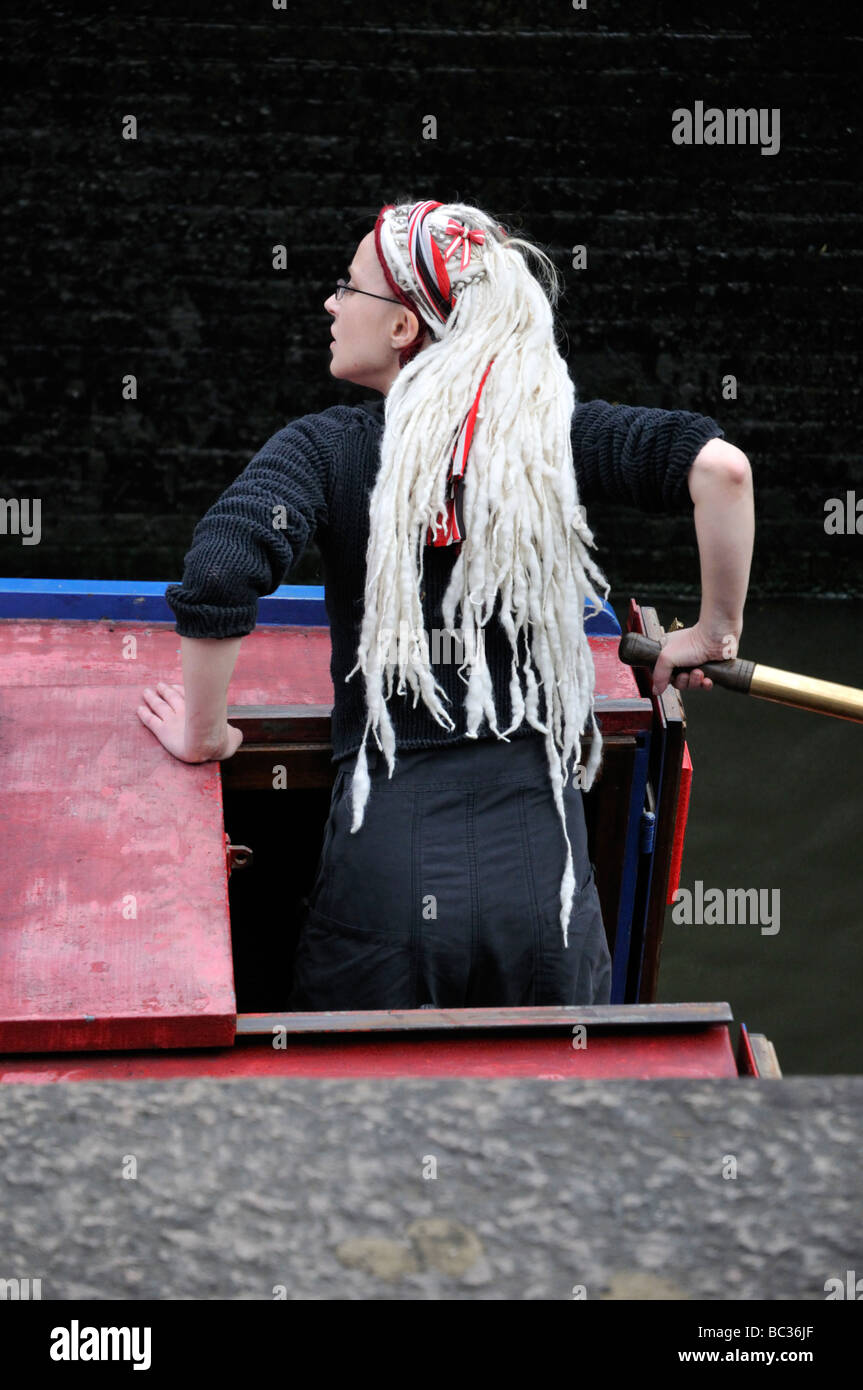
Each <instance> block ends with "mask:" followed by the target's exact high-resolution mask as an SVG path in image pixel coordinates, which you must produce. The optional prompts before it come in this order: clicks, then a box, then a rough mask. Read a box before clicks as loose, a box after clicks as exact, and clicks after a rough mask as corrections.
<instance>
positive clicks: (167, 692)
mask: <svg viewBox="0 0 863 1390" xmlns="http://www.w3.org/2000/svg"><path fill="white" fill-rule="evenodd" d="M143 693H144V699H145V701H146V704H143V705H139V706H138V709H137V714H138V718H139V719H140V721H141V723H142V724H145V725H146V727H147V728H148V729H149V730H150V732H151V733H153V734H155V735H156V738H157V739H158V740H159V742H160V743H161V744H162V746H163V748H167V750H168V752H169V753H171V754H173V756H174V757H175V758H179V760H180V761H181V762H184V763H207V762H222V761H223V760H224V759H225V758H230V757H233V755H234V753H236V751H237V749H238V748H239V746H240V744H241V743H242V741H243V732H242V730H241V729H235V728H234V727H233V726H232V725H231V724H225V728H224V733H223V735H222V738H221V741H217V742H216V743H214V744H212V745H211V746H208V747H206V748H200V747H199V748H191V747H189V745H188V743H187V741H186V696H185V692H184V690H183V687H182V686H181V685H169V684H168V683H167V681H157V682H156V688H155V690H151V689H150V687H149V686H147V687H146V689H145V690H144V692H143Z"/></svg>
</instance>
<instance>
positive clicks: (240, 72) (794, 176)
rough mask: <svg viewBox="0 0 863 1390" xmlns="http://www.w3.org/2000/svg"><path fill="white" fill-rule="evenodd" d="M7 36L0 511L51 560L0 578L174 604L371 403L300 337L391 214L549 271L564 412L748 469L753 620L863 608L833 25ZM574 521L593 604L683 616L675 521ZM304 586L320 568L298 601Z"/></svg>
mask: <svg viewBox="0 0 863 1390" xmlns="http://www.w3.org/2000/svg"><path fill="white" fill-rule="evenodd" d="M753 11H755V15H754V16H753ZM852 26H856V27H852ZM5 35H6V37H5V45H4V47H5V58H4V65H5V82H4V86H5V89H6V97H5V100H4V110H3V121H2V155H3V158H2V168H3V176H2V177H3V189H2V191H3V198H2V206H0V216H2V248H3V270H4V274H3V277H2V282H3V283H2V304H3V318H4V331H3V334H2V366H3V370H2V402H0V411H2V422H0V424H2V427H0V436H2V441H3V456H2V463H0V495H2V497H4V498H9V497H16V496H18V497H36V496H38V497H41V499H42V541H41V544H39V545H38V546H26V545H22V544H21V542H20V537H18V536H14V535H0V567H2V571H3V572H4V573H6V574H11V575H16V574H17V575H22V576H49V577H58V576H69V577H90V578H101V579H107V578H141V579H144V578H146V579H161V580H165V581H166V582H167V581H169V580H176V579H179V578H180V575H181V571H182V557H183V554H184V552H185V549H186V548H187V545H188V543H189V540H190V538H191V532H192V528H193V526H194V524H195V522H196V521H197V519H198V517H199V516H200V515H201V514H202V513H203V512H204V510H206V508H207V506H208V505H209V504H210V503H211V502H212V501H213V500H215V497H216V496H217V495H218V493H219V492H220V491H221V489H222V488H223V487H225V486H226V485H227V484H228V483H229V482H230V481H231V480H232V479H233V478H234V477H235V476H236V474H237V473H238V472H239V471H240V470H241V469H242V468H243V467H244V465H245V464H246V462H247V461H248V459H249V458H250V457H251V456H252V454H253V453H254V452H255V451H256V450H257V449H258V448H259V447H260V445H261V444H262V443H263V442H264V440H265V439H267V438H268V437H269V435H270V434H272V433H273V431H274V430H276V429H278V428H280V427H281V425H282V424H284V423H285V422H286V421H287V420H289V419H291V418H292V417H295V416H297V415H301V414H304V413H306V412H308V411H315V410H320V409H323V408H325V407H326V406H327V405H330V404H333V403H334V402H337V401H354V400H358V399H361V398H362V396H363V395H365V394H367V393H366V392H364V391H363V390H362V389H361V388H356V387H353V386H351V385H349V384H346V383H340V382H334V381H333V380H332V378H331V377H330V375H329V372H328V362H329V352H328V322H329V320H328V318H327V315H326V314H325V312H324V310H323V307H322V303H323V300H324V299H325V297H326V295H327V294H328V292H329V288H330V285H331V283H332V281H333V279H334V278H335V276H336V275H338V274H339V273H341V271H342V269H343V267H344V265H345V263H346V260H347V259H349V256H350V254H351V253H352V252H353V249H354V246H355V244H356V241H357V240H358V238H359V237H360V236H362V235H363V234H364V233H365V232H366V231H367V230H369V228H370V227H371V225H372V222H373V218H374V215H375V213H376V211H377V209H378V208H379V206H380V205H381V204H382V203H383V202H384V201H390V200H392V199H393V198H397V197H398V196H400V195H405V194H407V195H409V196H412V197H418V198H419V197H428V196H433V197H437V198H440V199H443V200H446V199H450V198H455V197H461V198H463V199H466V200H467V201H472V202H476V203H479V204H480V205H483V206H485V207H487V208H488V209H489V210H490V211H492V212H494V213H496V214H497V216H498V217H499V218H500V219H501V220H502V221H504V222H505V223H506V225H508V226H518V225H520V226H521V227H522V229H523V230H524V231H525V232H527V233H528V234H530V235H532V236H534V237H535V238H537V239H538V240H539V241H540V242H542V243H543V244H545V245H546V246H547V247H548V248H549V250H550V251H551V252H552V254H553V255H554V257H555V260H556V262H557V263H558V265H559V266H560V267H561V268H562V269H564V270H565V272H566V276H567V284H568V290H567V295H566V297H565V300H564V301H563V303H562V309H561V319H562V323H563V325H564V326H565V330H566V337H567V342H568V350H567V351H568V360H569V362H570V366H571V370H572V373H573V377H574V380H575V382H576V386H577V390H578V392H579V395H580V397H581V398H582V399H590V398H591V397H596V396H602V397H604V398H605V399H608V400H612V401H624V402H628V403H632V404H647V405H658V406H663V407H666V408H672V407H675V406H680V407H684V408H686V409H691V410H698V411H703V412H705V413H707V414H711V415H713V416H715V417H716V418H717V419H718V420H719V421H720V423H721V424H722V425H723V427H724V429H725V431H726V435H727V437H728V438H729V439H730V440H731V441H732V442H734V443H736V444H738V445H739V446H740V447H741V448H743V449H744V450H745V451H746V452H747V453H748V454H749V456H750V458H751V460H752V463H753V467H754V471H755V479H756V507H757V534H756V555H755V563H754V569H753V576H752V590H751V592H753V593H755V592H760V593H780V592H784V593H791V592H829V593H855V594H858V595H859V594H861V593H863V582H861V576H863V566H861V555H863V535H860V536H844V537H843V536H835V537H833V536H827V535H825V532H824V502H825V500H826V499H827V498H828V497H831V496H835V495H844V493H845V491H846V490H847V489H854V488H856V490H857V496H858V497H860V498H863V469H861V467H860V445H859V420H860V413H859V392H858V382H859V378H860V350H859V349H860V343H859V336H858V334H857V332H856V329H857V325H858V322H859V320H860V308H861V284H860V275H859V266H860V249H859V248H860V233H861V225H863V222H862V221H861V206H860V195H859V191H858V190H859V153H858V152H859V140H860V122H859V105H858V102H857V100H856V99H857V96H858V90H859V85H860V54H861V48H863V44H861V29H860V26H859V20H857V17H856V15H855V14H854V13H853V11H852V10H851V9H850V8H847V9H846V8H845V7H841V6H837V7H827V6H822V7H814V6H811V5H808V4H807V5H803V4H799V5H795V4H787V3H775V4H761V5H758V6H753V5H752V4H751V3H742V0H741V2H739V3H727V4H714V5H710V6H705V5H701V6H697V7H695V9H693V7H691V6H672V5H666V4H661V3H647V4H640V5H632V4H624V3H620V0H615V2H614V3H599V0H588V8H587V9H586V10H575V9H573V8H572V5H571V4H570V3H569V2H568V0H555V3H550V2H549V0H542V3H514V0H494V3H490V0H477V2H476V3H473V4H471V5H469V6H463V7H457V6H451V5H447V6H441V4H440V3H439V0H434V2H433V3H432V2H431V0H423V3H419V2H418V0H408V2H407V3H396V0H390V3H385V4H384V3H376V4H373V5H368V4H364V5H362V6H357V5H354V4H348V3H322V4H319V5H316V6H306V5H299V4H297V3H295V0H289V3H288V5H287V8H286V9H285V10H274V9H273V7H272V4H271V3H268V0H260V3H258V4H249V3H246V4H237V3H231V4H226V3H223V0H208V3H206V4H201V3H196V4H193V3H189V0H178V3H175V4H172V5H168V4H165V3H159V4H150V3H139V4H136V5H134V6H129V7H113V6H112V7H110V8H108V7H103V8H101V9H100V8H97V7H92V8H89V9H88V8H85V7H83V6H82V5H75V6H74V7H72V6H66V7H62V8H61V7H60V6H59V5H57V4H51V3H47V4H41V5H39V6H38V7H32V6H31V7H19V9H18V12H17V14H16V15H15V16H14V17H10V18H8V19H7V20H6V24H5ZM696 101H703V102H704V104H705V106H708V107H709V106H718V107H720V108H722V109H723V110H724V109H726V108H729V107H756V108H766V109H767V110H770V109H772V108H779V110H780V113H781V114H780V121H781V125H780V139H781V144H780V149H779V152H778V153H777V154H775V155H772V156H771V155H762V154H761V152H760V148H759V147H758V146H757V145H755V146H752V145H749V146H745V145H738V146H733V145H717V146H706V145H704V146H690V147H682V146H678V145H675V144H674V143H673V142H672V140H671V127H672V118H671V113H672V111H673V110H674V109H675V108H678V107H688V108H690V109H691V108H692V107H693V105H694V103H695V102H696ZM128 113H132V114H134V115H135V116H136V117H137V121H138V138H137V140H136V141H129V140H124V139H122V138H121V122H122V118H123V117H124V116H125V115H127V114H128ZM430 113H431V114H434V115H435V116H436V117H437V121H438V138H437V140H436V141H426V140H424V139H423V138H422V120H423V117H424V116H426V115H428V114H430ZM279 242H285V243H286V244H287V245H288V246H289V247H290V248H291V252H292V256H293V260H292V266H291V269H290V271H288V272H283V273H279V272H277V271H274V270H273V269H272V266H271V248H272V246H273V245H274V244H275V243H279ZM581 243H584V244H585V245H586V246H587V248H588V258H589V260H588V268H587V269H586V270H582V271H576V270H574V269H572V268H571V253H570V248H571V247H572V246H574V245H576V244H581ZM125 373H134V374H135V375H136V376H137V379H138V392H139V395H138V399H137V401H124V400H123V399H122V397H121V378H122V376H123V375H124V374H125ZM728 373H731V374H733V375H734V376H735V377H736V378H737V380H738V392H739V393H738V397H737V399H736V400H724V399H723V398H722V389H721V383H722V378H723V377H724V376H725V375H726V374H728ZM591 520H592V522H593V524H594V527H595V530H596V531H597V534H598V540H599V544H600V547H601V551H600V559H601V562H602V563H603V565H604V568H605V570H606V572H607V574H608V575H609V578H610V579H611V580H612V584H613V588H614V596H615V598H616V599H620V598H625V595H626V593H628V592H635V593H638V594H639V596H640V597H641V598H642V599H643V600H644V601H650V598H651V596H652V595H654V594H656V593H657V592H661V591H665V592H668V591H672V592H679V593H682V592H686V591H690V590H692V588H693V586H697V583H698V567H697V551H696V549H695V545H694V531H693V528H692V523H691V519H690V518H689V517H688V516H687V517H682V518H673V519H670V520H666V519H663V518H644V517H642V516H640V515H638V514H637V513H635V512H633V511H630V510H627V509H623V510H621V509H619V508H609V507H602V508H600V507H597V508H596V509H595V510H594V511H593V512H592V514H591ZM861 525H863V521H861ZM318 575H319V572H318V570H317V555H316V552H315V550H314V548H311V549H310V550H309V551H308V552H307V553H306V555H305V556H304V557H303V559H302V561H301V562H300V563H299V565H298V566H297V567H295V570H294V572H293V575H292V576H291V577H292V578H293V579H296V580H299V579H315V578H317V577H318Z"/></svg>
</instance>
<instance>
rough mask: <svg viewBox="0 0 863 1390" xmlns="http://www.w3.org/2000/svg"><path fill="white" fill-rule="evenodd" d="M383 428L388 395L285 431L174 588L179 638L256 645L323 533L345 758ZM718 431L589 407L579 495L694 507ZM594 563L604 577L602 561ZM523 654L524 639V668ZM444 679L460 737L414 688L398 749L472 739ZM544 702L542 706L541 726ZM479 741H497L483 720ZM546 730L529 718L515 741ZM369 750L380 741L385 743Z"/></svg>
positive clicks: (501, 671)
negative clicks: (291, 576) (694, 480)
mask: <svg viewBox="0 0 863 1390" xmlns="http://www.w3.org/2000/svg"><path fill="white" fill-rule="evenodd" d="M383 424H384V398H383V397H382V396H381V397H378V398H377V399H376V400H372V401H368V402H363V403H362V404H361V405H357V406H348V405H335V406H331V407H330V409H329V410H324V411H321V412H320V413H319V414H316V415H303V416H302V417H300V418H299V419H296V420H293V421H292V422H291V423H290V424H289V425H286V426H285V427H284V428H283V429H280V430H277V432H276V433H275V434H274V435H273V436H272V437H271V438H270V439H268V440H267V442H266V444H265V445H264V446H263V448H262V449H260V450H259V451H258V453H257V454H255V456H254V458H253V459H252V460H251V461H250V462H249V464H248V465H247V466H246V468H245V469H244V470H243V472H242V473H241V474H240V475H239V477H238V478H237V479H236V480H235V482H233V483H231V485H230V486H229V487H228V488H226V489H225V491H224V492H223V493H222V495H221V496H220V497H219V498H218V500H217V501H216V502H214V503H213V505H212V507H210V509H209V511H208V512H207V513H206V514H205V515H204V516H203V517H202V519H201V520H200V521H199V522H198V524H197V526H196V527H195V530H194V534H193V537H192V545H191V547H190V549H189V551H188V553H187V554H186V557H185V562H184V571H183V582H182V584H171V585H169V587H168V588H167V589H166V590H165V598H166V599H167V601H168V604H169V606H170V608H171V609H172V611H173V613H174V614H175V616H176V619H177V624H176V630H177V632H178V633H179V635H180V636H181V637H240V636H245V635H246V634H247V633H249V632H251V631H252V629H253V628H254V627H255V623H256V619H257V601H258V599H259V598H260V597H261V596H262V595H264V594H270V593H272V592H273V590H274V589H276V588H277V587H278V586H279V585H280V584H281V583H283V582H284V580H285V578H286V576H287V575H288V573H289V571H290V570H291V569H292V568H293V566H294V565H295V564H296V562H297V561H298V560H299V558H300V556H301V555H302V553H303V550H304V549H305V547H306V545H307V544H308V542H309V541H310V540H311V539H312V537H314V539H315V540H316V542H317V545H318V548H319V550H320V552H321V557H322V561H323V568H324V593H325V602H326V608H327V614H328V616H329V621H330V637H331V642H332V659H331V663H330V671H331V674H332V680H333V689H334V705H333V712H332V745H333V760H334V761H337V760H338V759H340V758H344V757H346V756H347V755H348V754H350V753H354V752H356V750H357V749H358V748H359V746H360V743H361V742H362V736H363V730H364V728H365V722H366V704H365V684H364V679H363V674H362V672H361V671H357V672H356V673H355V674H354V675H353V676H352V677H351V679H350V681H348V682H347V683H346V682H345V676H346V675H347V673H348V671H350V670H351V669H352V667H353V666H354V665H355V663H356V653H357V646H358V643H359V635H360V624H361V620H362V613H363V600H364V593H365V572H366V549H367V546H368V539H369V515H368V513H369V494H370V492H371V490H372V487H373V485H374V481H375V475H376V473H377V470H378V468H379V466H380V441H381V437H382V433H383ZM716 436H722V437H724V431H723V430H722V429H721V428H720V426H719V425H718V424H717V422H716V421H715V420H713V419H712V418H711V417H710V416H707V415H697V414H694V413H693V412H691V411H686V410H655V409H652V408H650V407H643V406H627V405H609V404H608V402H607V401H601V400H598V401H587V402H585V403H584V404H579V405H577V406H576V408H575V412H574V414H573V424H572V453H573V462H574V466H575V476H576V486H577V488H578V499H579V501H580V502H582V503H583V504H584V505H585V506H586V507H587V508H588V513H587V515H588V520H589V519H590V511H589V506H590V503H591V502H592V501H593V500H594V499H596V498H610V499H615V500H617V501H619V502H623V503H628V504H629V505H631V506H636V507H639V508H640V509H641V510H642V511H645V512H681V511H683V510H684V508H685V507H686V506H687V505H691V503H690V498H689V492H688V488H687V482H686V479H687V474H688V473H689V469H690V467H691V466H692V463H693V461H694V459H695V456H696V454H698V452H699V450H700V449H701V448H702V446H703V445H704V444H705V443H706V442H707V440H708V439H712V438H715V437H716ZM280 508H284V511H279V510H277V509H280ZM274 519H275V520H276V524H275V525H274ZM458 549H459V547H458V546H443V547H429V548H427V549H426V550H425V552H424V557H425V558H424V571H423V588H422V591H421V597H422V605H423V613H424V626H425V630H426V632H427V633H429V634H431V632H432V630H433V629H434V628H440V629H442V628H443V626H444V623H443V619H442V616H441V600H442V598H443V596H444V593H445V592H446V586H447V581H448V579H449V575H450V571H451V569H452V566H453V564H454V563H455V559H456V556H457V554H458ZM593 554H594V558H595V559H596V562H597V563H598V565H599V567H600V569H603V568H604V565H603V560H602V555H601V553H600V552H598V551H597V552H593ZM497 611H498V610H497V608H496V609H495V613H494V615H493V616H492V618H491V619H490V621H489V623H488V626H487V628H486V633H485V644H484V654H485V659H486V661H487V663H488V666H489V670H490V672H491V677H492V681H493V684H494V692H495V708H496V710H497V722H498V728H499V729H505V728H506V727H507V726H508V724H509V723H510V722H511V718H512V716H511V706H510V699H509V680H510V668H511V662H512V650H511V648H510V644H509V639H508V638H507V637H506V635H505V633H504V632H503V629H502V628H501V627H500V626H499V624H498V622H497ZM457 616H458V615H457ZM429 640H431V637H430V638H429ZM523 654H524V645H523V639H522V642H521V643H520V647H519V658H520V661H521V659H522V658H523ZM433 673H434V676H435V679H436V680H437V681H439V683H440V684H441V685H442V686H443V688H444V690H445V691H446V692H447V695H448V697H449V703H447V702H446V701H445V702H444V704H445V707H446V709H447V710H448V711H449V713H450V715H451V717H452V718H453V720H454V721H455V724H456V728H455V729H454V730H452V731H448V730H446V729H445V728H443V726H442V725H440V724H438V723H437V722H436V720H435V719H433V718H432V716H431V714H430V713H429V711H428V710H427V709H426V707H425V705H424V704H423V702H422V699H419V700H418V703H417V705H416V708H414V707H413V700H414V696H413V692H411V691H410V689H409V688H408V693H407V694H406V695H404V696H401V695H398V694H394V695H393V696H392V698H391V699H390V701H389V703H388V709H389V712H390V717H391V719H392V721H393V724H394V727H395V730H396V739H397V746H398V747H399V748H428V747H432V746H436V745H438V744H452V743H464V742H466V741H467V736H466V734H465V733H464V729H465V717H464V711H463V708H462V707H463V702H464V694H465V690H466V686H465V684H464V681H463V679H462V678H460V677H459V676H458V674H457V663H456V662H455V661H450V662H448V663H442V664H435V665H434V666H433ZM543 705H544V702H543V701H542V700H541V701H540V713H541V717H544V714H545V710H544V707H543ZM479 732H480V736H485V737H489V736H490V737H494V734H493V733H492V732H491V730H490V729H489V728H488V725H487V724H486V723H485V721H483V723H482V725H481V726H480V731H479ZM534 732H535V731H534V730H533V729H532V728H531V726H530V725H528V724H527V723H526V722H525V723H524V724H523V725H522V726H521V727H520V729H519V730H518V731H516V733H514V734H513V735H511V737H516V736H518V735H522V734H532V733H534ZM371 746H372V747H375V746H376V745H375V743H374V740H373V739H372V741H371Z"/></svg>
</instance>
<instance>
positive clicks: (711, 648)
mask: <svg viewBox="0 0 863 1390" xmlns="http://www.w3.org/2000/svg"><path fill="white" fill-rule="evenodd" d="M739 636H740V634H739V633H736V632H728V633H721V634H714V633H711V632H708V631H706V629H705V628H703V627H702V626H701V624H700V623H696V624H695V625H694V626H693V627H681V628H679V629H678V630H677V631H676V632H667V633H666V634H665V635H664V637H661V638H660V639H659V640H660V641H661V643H662V651H661V653H660V655H659V656H658V657H657V658H656V665H655V666H654V668H653V692H654V694H655V695H661V694H662V692H663V691H664V690H665V689H666V688H667V687H668V685H670V684H671V685H674V687H675V689H677V690H712V689H713V681H712V680H711V679H710V677H709V676H706V675H705V674H704V672H703V671H702V670H701V663H702V662H704V661H727V660H728V659H729V658H730V657H734V656H736V655H737V642H738V638H739ZM675 666H690V667H692V668H693V669H692V670H690V671H681V672H679V674H678V675H676V676H675V677H674V680H673V681H672V680H671V672H672V671H673V670H674V667H675Z"/></svg>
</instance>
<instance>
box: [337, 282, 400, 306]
mask: <svg viewBox="0 0 863 1390" xmlns="http://www.w3.org/2000/svg"><path fill="white" fill-rule="evenodd" d="M345 290H350V292H351V294H367V295H368V296H369V299H382V300H383V301H384V303H385V304H401V300H400V299H388V298H387V296H386V295H385V294H370V293H369V291H368V290H358V289H357V287H356V285H349V284H348V283H347V282H346V281H345V280H337V281H336V299H337V300H338V299H342V298H344V293H345Z"/></svg>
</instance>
